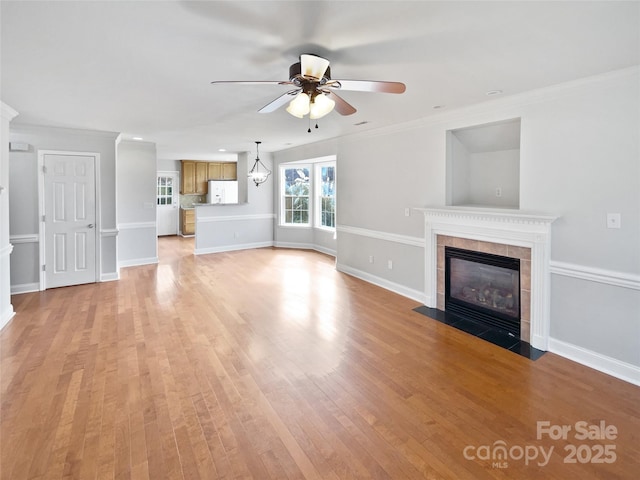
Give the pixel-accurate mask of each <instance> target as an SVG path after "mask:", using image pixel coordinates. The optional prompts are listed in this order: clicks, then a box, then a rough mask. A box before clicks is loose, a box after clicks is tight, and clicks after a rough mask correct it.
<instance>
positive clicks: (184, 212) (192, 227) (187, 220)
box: [180, 208, 196, 235]
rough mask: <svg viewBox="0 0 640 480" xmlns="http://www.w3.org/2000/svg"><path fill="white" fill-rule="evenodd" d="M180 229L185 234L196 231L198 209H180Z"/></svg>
mask: <svg viewBox="0 0 640 480" xmlns="http://www.w3.org/2000/svg"><path fill="white" fill-rule="evenodd" d="M180 230H181V231H182V234H183V235H194V234H195V233H196V211H195V210H194V209H192V208H191V209H186V208H181V209H180Z"/></svg>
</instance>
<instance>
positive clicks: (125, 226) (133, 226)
mask: <svg viewBox="0 0 640 480" xmlns="http://www.w3.org/2000/svg"><path fill="white" fill-rule="evenodd" d="M156 225H157V224H156V222H129V223H119V224H118V228H117V229H116V235H117V234H118V232H120V230H139V229H143V228H156ZM100 234H101V235H102V231H101V232H100Z"/></svg>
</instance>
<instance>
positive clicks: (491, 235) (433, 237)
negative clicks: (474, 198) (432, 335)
mask: <svg viewBox="0 0 640 480" xmlns="http://www.w3.org/2000/svg"><path fill="white" fill-rule="evenodd" d="M415 210H417V211H421V212H423V214H424V219H425V304H426V305H427V306H428V307H431V308H438V309H440V310H444V246H445V245H447V246H454V247H458V248H463V249H465V250H474V251H481V252H485V253H495V254H497V255H503V256H507V257H515V258H520V260H521V287H520V288H521V317H522V319H521V331H522V333H521V339H522V340H524V341H526V342H528V343H530V344H531V345H532V346H533V347H535V348H537V349H539V350H544V351H546V350H548V343H549V316H550V306H549V302H550V291H549V281H550V273H549V260H550V248H551V223H552V222H553V221H554V220H555V219H556V217H554V216H549V215H541V214H535V213H527V212H523V211H520V210H506V209H488V208H480V207H434V208H428V207H427V208H415Z"/></svg>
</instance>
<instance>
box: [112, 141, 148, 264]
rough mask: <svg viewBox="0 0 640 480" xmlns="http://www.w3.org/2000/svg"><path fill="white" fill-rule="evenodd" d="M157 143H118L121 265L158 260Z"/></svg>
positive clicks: (118, 214)
mask: <svg viewBox="0 0 640 480" xmlns="http://www.w3.org/2000/svg"><path fill="white" fill-rule="evenodd" d="M156 168H157V167H156V146H155V144H154V143H150V142H140V141H135V140H121V141H119V142H118V146H117V160H116V185H117V188H116V192H117V196H116V198H117V200H116V202H117V217H118V266H119V267H126V266H132V265H144V264H149V263H158V241H157V238H158V237H157V228H156V227H157V225H156V172H157V170H156Z"/></svg>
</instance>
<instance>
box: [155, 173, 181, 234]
mask: <svg viewBox="0 0 640 480" xmlns="http://www.w3.org/2000/svg"><path fill="white" fill-rule="evenodd" d="M157 185H158V187H157V194H156V204H157V205H156V220H157V225H158V235H177V234H178V214H179V213H180V211H179V208H178V206H179V205H178V203H179V202H178V189H179V186H178V172H158V181H157Z"/></svg>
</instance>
